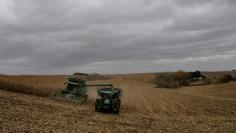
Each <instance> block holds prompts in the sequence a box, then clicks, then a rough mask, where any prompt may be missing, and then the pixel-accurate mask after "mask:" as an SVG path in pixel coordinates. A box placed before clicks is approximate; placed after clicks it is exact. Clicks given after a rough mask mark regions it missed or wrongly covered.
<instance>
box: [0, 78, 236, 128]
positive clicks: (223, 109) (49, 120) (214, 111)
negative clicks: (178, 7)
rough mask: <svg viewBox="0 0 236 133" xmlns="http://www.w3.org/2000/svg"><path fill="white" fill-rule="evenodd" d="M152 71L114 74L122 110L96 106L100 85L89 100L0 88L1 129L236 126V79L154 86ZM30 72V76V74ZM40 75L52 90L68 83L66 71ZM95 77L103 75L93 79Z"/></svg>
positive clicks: (91, 91)
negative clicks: (101, 110) (102, 109)
mask: <svg viewBox="0 0 236 133" xmlns="http://www.w3.org/2000/svg"><path fill="white" fill-rule="evenodd" d="M153 77H154V75H153V74H140V75H114V76H113V78H112V79H109V80H107V81H106V82H110V83H112V84H114V85H115V86H117V87H119V88H122V89H123V96H122V105H121V110H120V114H119V115H114V114H109V113H97V112H95V111H94V106H93V105H94V101H95V98H96V93H95V89H96V88H90V89H89V92H88V94H89V100H88V101H87V102H86V103H85V104H84V105H79V104H75V103H70V102H65V101H57V100H54V99H52V98H50V97H41V96H37V95H33V94H31V95H27V94H24V93H19V92H13V91H6V90H0V130H1V132H235V131H236V83H235V82H230V83H227V84H214V85H205V86H194V87H183V88H180V89H173V90H171V89H161V88H155V85H154V84H153V83H151V82H150V81H151V80H152V78H153ZM25 78H26V79H25V80H27V77H25ZM37 78H39V79H40V80H38V79H37V80H38V81H39V82H37V84H45V83H47V84H48V86H46V87H45V86H44V87H45V88H49V90H50V91H51V90H56V89H60V88H63V82H64V80H65V77H64V78H63V77H60V76H54V77H53V76H52V77H50V78H52V79H54V80H52V83H50V82H49V81H50V80H48V79H47V80H45V81H44V80H42V79H43V78H44V77H41V78H40V76H38V77H37ZM55 79H58V80H55ZM15 80H16V79H15ZM31 80H32V78H31ZM17 82H18V80H17ZM61 82H62V84H61ZM96 82H99V81H91V82H90V83H96ZM31 83H32V84H33V83H34V82H31ZM35 83H36V82H35ZM53 83H55V84H54V85H53ZM56 83H58V84H57V85H56ZM50 84H52V85H50ZM32 86H34V87H37V86H36V85H32ZM39 88H40V87H39Z"/></svg>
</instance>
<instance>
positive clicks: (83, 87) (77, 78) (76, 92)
mask: <svg viewBox="0 0 236 133" xmlns="http://www.w3.org/2000/svg"><path fill="white" fill-rule="evenodd" d="M82 76H84V74H77V75H73V76H70V77H68V79H67V82H66V83H65V85H66V87H65V90H62V91H60V92H58V93H55V94H54V95H53V96H54V98H56V99H63V100H68V101H73V102H79V103H83V102H85V101H86V100H87V99H88V95H87V88H88V87H90V86H102V87H111V88H112V87H113V86H112V84H109V83H104V84H86V81H85V80H84V79H83V78H82Z"/></svg>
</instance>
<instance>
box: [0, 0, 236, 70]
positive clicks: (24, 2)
mask: <svg viewBox="0 0 236 133" xmlns="http://www.w3.org/2000/svg"><path fill="white" fill-rule="evenodd" d="M179 69H181V70H185V71H194V70H201V71H222V70H232V69H236V1H235V0H223V1H222V0H165V1H163V0H109V1H107V0H50V1H46V0H45V1H43V0H21V1H19V0H1V1H0V73H4V74H70V73H73V72H77V71H80V72H86V73H93V72H96V73H104V74H111V73H142V72H163V71H176V70H179Z"/></svg>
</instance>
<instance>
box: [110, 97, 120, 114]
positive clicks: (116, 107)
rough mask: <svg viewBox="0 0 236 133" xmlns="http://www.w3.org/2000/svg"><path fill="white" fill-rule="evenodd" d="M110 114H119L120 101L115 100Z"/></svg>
mask: <svg viewBox="0 0 236 133" xmlns="http://www.w3.org/2000/svg"><path fill="white" fill-rule="evenodd" d="M112 112H113V113H115V114H119V112H120V100H117V101H116V102H115V103H114V105H113V106H112Z"/></svg>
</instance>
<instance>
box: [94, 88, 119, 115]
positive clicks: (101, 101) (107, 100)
mask: <svg viewBox="0 0 236 133" xmlns="http://www.w3.org/2000/svg"><path fill="white" fill-rule="evenodd" d="M97 93H98V95H99V96H100V98H98V99H97V100H96V102H95V105H94V108H95V111H97V112H102V111H109V112H113V113H116V114H118V113H119V111H120V105H121V100H120V95H121V89H118V88H103V89H99V90H98V91H97Z"/></svg>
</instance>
